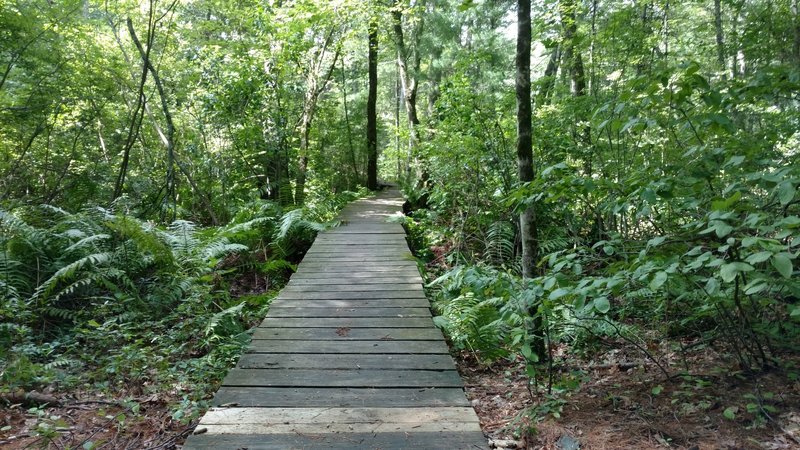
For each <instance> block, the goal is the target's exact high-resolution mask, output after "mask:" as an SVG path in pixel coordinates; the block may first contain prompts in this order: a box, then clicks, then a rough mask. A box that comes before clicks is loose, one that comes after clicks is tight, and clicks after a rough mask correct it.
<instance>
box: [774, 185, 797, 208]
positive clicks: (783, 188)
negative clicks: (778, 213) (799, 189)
mask: <svg viewBox="0 0 800 450" xmlns="http://www.w3.org/2000/svg"><path fill="white" fill-rule="evenodd" d="M795 190H796V188H795V187H794V185H793V184H792V183H791V181H783V182H781V183H780V184H779V185H778V200H779V201H780V202H781V205H783V206H786V205H788V204H789V203H791V201H792V200H793V199H794V193H795Z"/></svg>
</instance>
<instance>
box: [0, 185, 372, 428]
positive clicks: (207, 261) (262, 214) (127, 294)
mask: <svg viewBox="0 0 800 450" xmlns="http://www.w3.org/2000/svg"><path fill="white" fill-rule="evenodd" d="M361 195H363V193H349V192H346V193H343V194H339V195H328V196H323V195H318V194H314V193H312V195H310V196H309V199H308V202H307V206H306V207H305V208H302V209H294V210H284V209H282V208H281V207H279V206H277V205H276V204H274V203H271V202H266V201H252V202H250V203H248V204H246V205H243V206H242V207H241V208H240V209H239V211H238V212H237V214H236V215H235V217H234V219H233V220H232V221H231V222H230V223H229V224H227V225H225V226H221V227H202V226H199V225H197V224H195V223H192V222H189V221H186V220H176V221H174V222H173V223H171V224H169V225H167V226H159V225H156V224H154V223H152V222H148V221H144V220H140V219H138V218H136V217H133V216H132V215H129V214H126V213H125V212H124V210H123V208H121V207H119V205H115V206H114V207H111V208H107V209H105V208H87V209H85V210H82V211H79V212H74V213H72V212H67V211H64V210H62V209H59V208H55V207H52V206H47V205H42V206H38V207H22V208H16V209H13V210H10V211H2V210H0V292H2V299H3V300H2V303H0V367H2V371H1V372H0V385H2V386H3V387H2V391H3V392H6V393H8V392H10V391H14V392H17V391H24V392H28V391H32V390H44V389H46V390H50V391H54V392H56V393H59V392H61V393H65V392H69V391H83V392H91V393H95V394H104V395H108V396H111V397H115V398H118V397H120V396H124V397H129V398H135V397H138V396H142V395H153V394H156V395H158V396H160V397H161V399H162V400H163V401H166V402H170V403H171V404H173V411H174V415H173V418H175V419H180V420H190V419H192V418H194V417H196V416H197V415H198V414H199V413H200V412H201V411H202V410H203V409H204V408H205V406H206V402H205V400H206V399H207V398H208V397H209V396H210V394H211V393H213V392H214V390H215V389H216V387H217V386H218V384H219V381H220V380H221V378H222V377H223V376H224V374H225V373H226V372H227V370H228V369H229V368H230V367H232V366H233V364H234V363H235V361H236V359H237V358H238V356H239V355H240V354H241V353H242V351H243V349H244V348H245V346H246V345H247V344H248V343H249V340H250V336H249V334H248V329H249V328H251V327H252V326H254V325H255V324H257V323H258V322H259V321H260V320H261V319H262V318H263V317H264V315H265V314H266V312H267V309H268V308H269V304H270V302H271V300H272V298H273V296H274V295H275V294H276V293H277V291H278V290H280V288H281V287H282V286H283V285H284V284H285V282H286V281H287V280H288V277H289V275H290V274H291V273H292V271H293V270H294V268H295V264H296V263H297V262H298V261H299V260H300V259H301V258H302V255H303V254H304V252H305V251H306V250H307V249H308V247H309V246H310V245H311V242H312V241H313V239H314V236H315V235H316V232H317V231H319V230H322V229H323V228H325V227H326V226H327V225H326V224H329V223H330V221H331V220H332V219H333V218H334V217H335V215H336V214H337V211H338V210H339V209H340V208H341V207H342V206H343V205H344V204H346V203H347V202H349V201H352V200H353V199H355V198H357V197H359V196H361ZM0 393H2V392H0Z"/></svg>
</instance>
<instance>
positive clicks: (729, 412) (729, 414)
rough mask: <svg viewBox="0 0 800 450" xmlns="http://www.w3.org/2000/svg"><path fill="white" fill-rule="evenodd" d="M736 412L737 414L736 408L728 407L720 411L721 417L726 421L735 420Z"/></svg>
mask: <svg viewBox="0 0 800 450" xmlns="http://www.w3.org/2000/svg"><path fill="white" fill-rule="evenodd" d="M737 412H739V407H738V406H729V407H727V408H725V411H722V415H723V416H724V417H725V418H726V419H728V420H735V419H736V413H737Z"/></svg>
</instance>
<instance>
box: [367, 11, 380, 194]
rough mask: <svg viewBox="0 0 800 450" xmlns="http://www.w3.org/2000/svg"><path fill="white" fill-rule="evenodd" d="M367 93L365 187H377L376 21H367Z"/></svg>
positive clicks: (374, 188) (373, 188)
mask: <svg viewBox="0 0 800 450" xmlns="http://www.w3.org/2000/svg"><path fill="white" fill-rule="evenodd" d="M368 27H369V32H368V34H369V38H368V44H369V51H368V55H367V66H368V67H369V68H368V71H369V94H368V96H367V188H369V189H372V190H376V189H378V108H377V106H378V23H377V21H376V20H375V19H374V18H373V19H371V20H370V22H369V25H368Z"/></svg>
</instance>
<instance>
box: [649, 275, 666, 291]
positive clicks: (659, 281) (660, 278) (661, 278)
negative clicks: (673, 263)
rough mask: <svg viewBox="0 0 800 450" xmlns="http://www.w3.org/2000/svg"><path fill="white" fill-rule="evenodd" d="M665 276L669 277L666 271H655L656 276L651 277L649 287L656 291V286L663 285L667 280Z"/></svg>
mask: <svg viewBox="0 0 800 450" xmlns="http://www.w3.org/2000/svg"><path fill="white" fill-rule="evenodd" d="M667 278H669V275H667V272H664V271H663V270H662V271H661V272H658V273H656V276H654V277H653V279H652V280H651V281H650V289H652V290H654V291H657V290H658V288H660V287H661V286H663V285H664V283H666V282H667Z"/></svg>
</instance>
